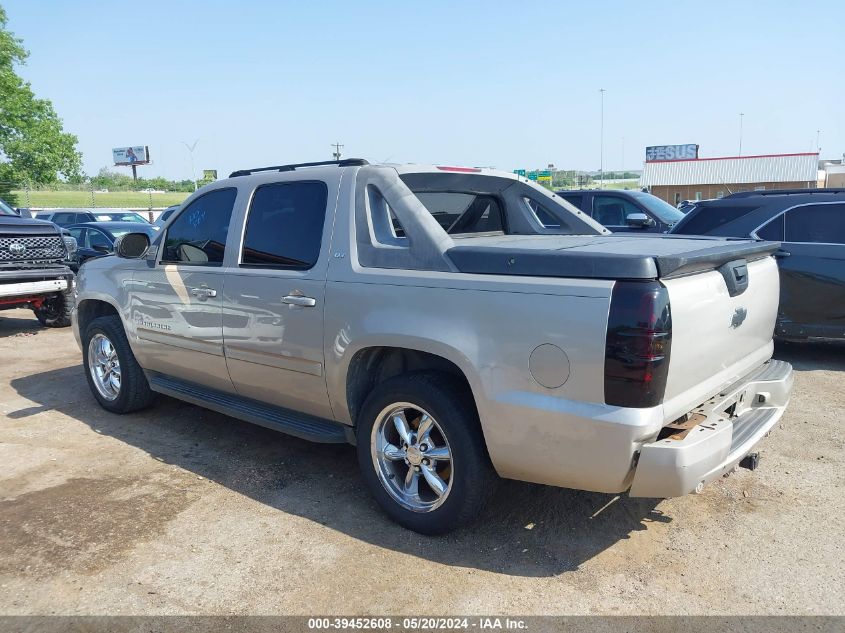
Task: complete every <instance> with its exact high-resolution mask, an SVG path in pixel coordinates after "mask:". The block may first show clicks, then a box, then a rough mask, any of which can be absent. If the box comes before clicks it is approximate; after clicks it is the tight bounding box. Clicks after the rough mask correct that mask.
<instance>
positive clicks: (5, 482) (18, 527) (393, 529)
mask: <svg viewBox="0 0 845 633" xmlns="http://www.w3.org/2000/svg"><path fill="white" fill-rule="evenodd" d="M776 357H778V358H781V359H784V360H788V361H790V362H792V363H793V364H794V365H795V368H796V370H797V373H796V382H795V390H794V393H793V399H792V403H791V405H790V408H789V410H788V411H787V414H786V416H785V417H784V419H783V421H782V423H781V425H780V427H779V428H778V429H776V430H775V432H774V433H773V434H772V435H771V437H769V438H768V439H766V440H764V441H763V443H762V444H761V454H762V460H761V465H760V468H759V469H758V470H756V471H755V472H748V471H744V470H741V471H738V472H737V473H735V474H733V475H732V476H730V477H728V478H725V479H721V480H719V481H717V482H715V483H714V484H712V485H710V486H709V487H707V488H706V489H705V491H704V492H703V494H701V495H693V496H688V497H684V498H680V499H672V500H668V501H659V502H658V501H654V500H640V499H628V498H626V497H624V496H623V497H622V498H615V497H613V496H612V495H602V494H593V493H583V492H574V491H569V490H561V489H555V488H548V487H544V486H537V485H530V484H524V483H519V482H505V483H504V485H503V486H502V487H501V489H500V492H499V494H498V495H497V497H496V499H495V502H494V504H493V506H492V507H491V508H490V510H489V511H488V512H487V513H486V514H485V515H484V516H483V517H481V519H480V521H479V522H478V523H477V525H475V526H474V527H473V528H470V529H467V530H464V531H462V532H458V533H455V534H452V535H450V536H447V537H440V538H428V537H422V536H419V535H417V534H415V533H412V532H408V531H406V530H404V529H402V528H399V527H397V526H396V525H394V524H392V523H390V522H389V521H388V520H387V519H386V518H385V517H384V516H383V515H382V514H381V513H380V512H379V510H378V508H377V507H376V505H375V503H374V502H373V501H372V500H371V499H370V497H369V496H368V495H367V493H366V491H365V490H364V489H363V486H362V482H361V480H360V477H359V475H358V472H357V468H356V462H355V455H354V452H353V449H352V448H351V447H348V446H331V445H318V444H310V443H307V442H304V441H300V440H297V439H294V438H290V437H286V436H284V435H280V434H277V433H274V432H272V431H269V430H265V429H262V428H259V427H256V426H252V425H250V424H247V423H243V422H239V421H237V420H233V419H231V418H228V417H226V416H223V415H218V414H216V413H212V412H210V411H205V410H203V409H200V408H197V407H194V406H191V405H187V404H183V403H180V402H178V401H176V400H172V399H169V398H164V397H161V398H160V399H159V400H158V401H157V403H156V404H155V406H154V407H153V408H152V409H150V410H147V411H144V412H142V413H139V414H134V415H129V416H116V415H112V414H109V413H107V412H105V411H103V410H102V409H100V408H99V407H98V406H97V405H96V403H95V402H94V399H93V398H92V396H91V395H90V393H89V391H88V387H87V385H86V383H85V378H84V376H83V373H82V369H81V366H80V353H79V350H78V348H77V346H76V344H75V342H74V341H73V336H72V334H71V332H70V330H69V329H65V330H45V329H43V328H41V327H40V326H39V325H38V323H37V321H35V319H34V318H32V317H31V316H30V314H29V313H27V312H24V311H9V312H4V313H2V315H0V464H2V465H3V466H2V479H0V589H2V590H0V613H3V614H53V613H61V614H326V613H343V614H391V615H400V614H404V615H418V614H441V615H445V614H485V613H486V614H489V613H499V614H520V615H529V614H597V613H601V614H845V593H843V591H842V587H845V546H843V537H842V535H843V532H845V530H843V528H845V524H844V522H843V516H845V513H844V512H843V510H845V494H843V493H844V492H845V468H843V458H844V457H845V450H843V437H845V433H843V421H842V413H843V411H845V348H843V347H836V346H821V345H804V346H799V345H783V346H779V347H778V349H777V351H776Z"/></svg>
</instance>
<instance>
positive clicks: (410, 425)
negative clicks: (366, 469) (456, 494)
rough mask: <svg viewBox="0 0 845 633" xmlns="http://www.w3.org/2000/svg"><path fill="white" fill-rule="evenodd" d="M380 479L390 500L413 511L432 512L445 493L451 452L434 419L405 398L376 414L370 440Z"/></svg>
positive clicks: (449, 483)
mask: <svg viewBox="0 0 845 633" xmlns="http://www.w3.org/2000/svg"><path fill="white" fill-rule="evenodd" d="M370 452H371V454H372V458H373V466H374V467H375V469H376V472H377V473H378V478H379V481H381V484H382V486H384V488H385V490H387V492H388V494H389V495H390V496H391V497H392V498H393V500H394V501H396V502H397V503H399V504H400V505H401V506H403V507H404V508H407V509H409V510H412V511H414V512H431V511H432V510H434V509H436V508H438V507H440V505H441V504H442V503H443V502H444V501H446V497H448V496H449V491H450V490H451V488H452V480H453V478H454V470H453V465H452V450H451V449H450V447H449V441H448V440H447V439H446V436H445V435H444V433H443V430H442V429H441V428H440V426H439V425H438V424H437V421H436V420H435V419H434V418H433V417H432V416H431V415H430V414H429V413H428V412H426V411H424V410H423V409H421V408H419V407H417V406H416V405H413V404H410V403H408V402H397V403H395V404H391V405H390V406H388V407H385V408H384V409H383V410H382V411H381V413H379V415H378V418H377V420H376V423H375V424H374V425H373V432H372V436H371V438H370Z"/></svg>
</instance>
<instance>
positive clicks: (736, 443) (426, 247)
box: [73, 159, 792, 533]
mask: <svg viewBox="0 0 845 633" xmlns="http://www.w3.org/2000/svg"><path fill="white" fill-rule="evenodd" d="M776 248H777V243H773V242H759V241H750V240H730V239H721V238H695V237H684V238H676V237H672V236H654V237H649V236H630V235H614V234H611V233H610V232H609V231H608V230H607V229H605V228H603V227H602V226H601V225H599V224H597V223H595V222H594V221H593V220H591V219H590V218H589V217H587V216H586V215H584V214H583V213H582V212H581V211H579V210H577V209H575V208H574V207H573V206H571V205H569V204H568V203H566V202H564V201H563V200H562V199H561V198H560V197H559V196H556V195H555V194H553V193H551V192H549V191H546V190H545V189H543V188H541V187H538V186H537V185H535V184H534V183H531V182H529V181H527V180H526V179H524V178H521V177H519V176H516V175H514V174H508V173H503V172H499V171H494V170H488V169H474V168H457V167H426V166H419V165H402V166H394V165H369V164H367V163H366V161H363V160H358V159H351V160H345V161H335V162H332V163H330V164H323V163H316V164H315V163H309V164H300V165H283V166H276V167H268V168H260V169H252V170H243V171H238V172H235V173H233V174H232V175H231V177H230V178H228V179H225V180H221V181H218V182H215V183H213V184H211V185H208V186H206V187H204V188H202V189H200V190H199V191H197V192H196V193H195V194H193V195H192V196H191V197H190V198H188V199H187V200H186V201H185V203H184V204H183V205H182V207H181V208H180V209H179V211H177V212H176V213H175V214H174V215H173V217H172V218H171V219H170V220H169V221H168V222H167V224H166V225H165V226H164V228H163V230H162V231H161V234H160V235H158V236H157V237H156V238H155V239H154V241H153V242H152V244H150V242H149V238H148V237H147V235H146V234H136V233H131V234H128V235H126V236H124V237H122V238H121V239H120V240H119V243H118V244H117V245H116V250H117V256H116V257H103V258H101V259H96V260H93V261H90V262H89V263H87V264H86V265H85V266H84V267H82V269H81V271H80V274H79V280H78V287H77V303H76V310H75V311H74V313H73V321H74V331H75V333H76V337H77V340H78V342H79V344H80V346H81V348H82V355H83V360H84V367H85V371H86V376H87V379H88V382H89V384H90V386H91V390H92V393H93V394H94V397H95V398H96V399H97V400H98V402H99V403H100V404H101V405H102V406H103V407H104V408H106V409H108V410H109V411H113V412H117V413H125V412H129V411H135V410H138V409H141V408H143V407H145V406H147V405H148V404H150V402H151V399H152V397H153V393H154V392H158V393H164V394H168V395H170V396H173V397H176V398H180V399H182V400H186V401H188V402H192V403H195V404H198V405H200V406H203V407H206V408H209V409H213V410H216V411H219V412H223V413H226V414H228V415H231V416H233V417H235V418H240V419H242V420H248V421H250V422H254V423H256V424H260V425H264V426H267V427H270V428H273V429H278V430H280V431H284V432H286V433H290V434H292V435H296V436H298V437H302V438H307V439H310V440H315V441H319V442H349V443H352V444H354V445H356V446H357V452H358V459H359V463H360V467H361V471H362V473H363V478H364V480H365V481H366V483H367V485H368V487H369V489H370V490H371V492H372V494H373V495H374V496H375V498H376V500H377V501H378V503H379V504H380V505H381V506H382V508H383V509H384V510H385V511H386V512H387V514H389V515H390V516H391V517H392V518H393V519H394V520H396V521H397V522H399V523H400V524H402V525H404V526H406V527H408V528H411V529H413V530H417V531H419V532H424V533H440V532H445V531H448V530H450V529H453V528H455V527H456V526H459V525H462V524H464V523H466V522H468V521H470V520H472V519H473V518H475V517H477V516H478V515H479V513H480V511H481V509H482V507H483V506H484V504H485V503H486V502H487V501H488V500H489V498H490V496H491V494H492V491H493V488H494V484H495V482H496V478H497V476H499V477H507V478H512V479H519V480H524V481H531V482H538V483H543V484H550V485H554V486H564V487H568V488H577V489H583V490H590V491H599V492H607V493H619V492H623V491H630V495H631V496H647V497H670V496H676V495H684V494H687V493H690V492H693V491H697V490H700V489H701V488H702V486H704V485H705V484H707V483H708V482H710V481H712V480H714V479H716V478H718V477H720V476H722V475H723V474H725V473H728V472H730V471H731V470H733V469H734V468H735V467H737V465H739V464H740V463H744V462H748V457H747V456H749V454H753V449H754V447H755V446H756V445H757V443H758V442H759V441H760V440H761V439H762V438H763V437H764V436H765V435H766V434H768V433H769V431H770V430H771V429H772V427H773V426H774V425H775V424H776V423H777V421H778V420H779V419H780V417H781V416H782V415H783V412H784V409H785V408H786V405H787V402H788V400H789V394H790V389H791V385H792V368H791V367H790V365H789V364H787V363H784V362H780V361H775V360H772V358H771V357H772V350H773V347H772V331H773V328H774V323H775V316H776V313H777V305H778V269H777V266H776V265H775V262H774V260H773V259H772V257H771V253H772V252H773V251H774V250H775V249H776ZM754 455H756V454H754Z"/></svg>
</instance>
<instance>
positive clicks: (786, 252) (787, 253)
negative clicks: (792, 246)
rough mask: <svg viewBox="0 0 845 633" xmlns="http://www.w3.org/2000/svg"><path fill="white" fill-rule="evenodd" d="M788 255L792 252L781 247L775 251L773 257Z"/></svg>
mask: <svg viewBox="0 0 845 633" xmlns="http://www.w3.org/2000/svg"><path fill="white" fill-rule="evenodd" d="M790 255H792V253H790V252H788V251H785V250H783V249H782V248H781V249H778V250H776V251H775V257H777V258H778V259H783V258H784V257H789V256H790Z"/></svg>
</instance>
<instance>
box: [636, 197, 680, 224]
mask: <svg viewBox="0 0 845 633" xmlns="http://www.w3.org/2000/svg"><path fill="white" fill-rule="evenodd" d="M631 193H632V194H633V195H634V197H636V199H637V201H638V202H639V203H640V204H642V205H643V206H644V207H645V208H646V209H648V210H649V211H651V212H652V213H653V214H654V215H656V216H657V218H658V219H659V220H660V221H661V222H663V224H668V225H669V226H672V225H673V224H675V223H676V222H680V221H681V219H682V218H683V217H684V214H683V213H681V212H680V211H678V210H677V209H676V208H675V207H673V206H672V205H671V204H669V203H668V202H664V201H663V200H661V199H660V198H658V197H657V196H653V195H651V194H650V193H645V192H643V191H632V192H631Z"/></svg>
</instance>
